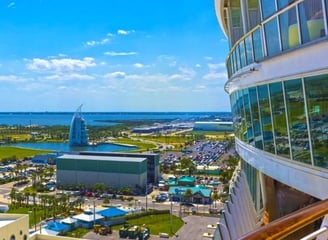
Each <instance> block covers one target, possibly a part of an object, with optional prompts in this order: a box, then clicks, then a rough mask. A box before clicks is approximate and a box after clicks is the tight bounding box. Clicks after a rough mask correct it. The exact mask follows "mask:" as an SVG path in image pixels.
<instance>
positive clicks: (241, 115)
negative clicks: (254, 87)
mask: <svg viewBox="0 0 328 240" xmlns="http://www.w3.org/2000/svg"><path fill="white" fill-rule="evenodd" d="M236 97H237V100H236V101H237V103H236V104H237V114H238V116H237V119H236V122H237V123H239V125H238V137H239V139H240V140H242V141H244V142H245V141H246V138H245V137H246V135H244V132H245V131H246V120H245V110H244V102H243V94H242V91H238V92H237V96H236Z"/></svg>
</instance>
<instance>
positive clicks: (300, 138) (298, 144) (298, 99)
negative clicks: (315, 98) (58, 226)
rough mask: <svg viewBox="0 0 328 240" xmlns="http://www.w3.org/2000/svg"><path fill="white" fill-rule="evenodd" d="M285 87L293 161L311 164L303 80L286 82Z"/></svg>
mask: <svg viewBox="0 0 328 240" xmlns="http://www.w3.org/2000/svg"><path fill="white" fill-rule="evenodd" d="M284 86H285V97H286V106H287V115H288V126H289V135H290V142H291V148H292V159H293V160H296V161H300V162H304V163H310V164H311V156H310V145H309V136H308V128H307V123H306V117H305V107H304V106H305V105H304V97H303V96H304V95H303V88H302V80H301V79H295V80H290V81H286V82H285V83H284Z"/></svg>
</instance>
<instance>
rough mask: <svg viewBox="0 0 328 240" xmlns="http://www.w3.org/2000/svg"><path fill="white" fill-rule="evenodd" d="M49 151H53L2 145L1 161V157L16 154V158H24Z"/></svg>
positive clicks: (0, 149) (0, 150) (0, 148)
mask: <svg viewBox="0 0 328 240" xmlns="http://www.w3.org/2000/svg"><path fill="white" fill-rule="evenodd" d="M49 152H51V151H43V150H34V149H28V148H19V147H8V146H1V147H0V161H1V159H4V158H11V157H13V156H15V158H16V159H23V158H24V157H32V156H34V155H37V154H45V153H49Z"/></svg>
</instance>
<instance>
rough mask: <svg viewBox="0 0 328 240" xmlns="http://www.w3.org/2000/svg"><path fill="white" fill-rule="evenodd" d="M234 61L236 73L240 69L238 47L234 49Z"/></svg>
mask: <svg viewBox="0 0 328 240" xmlns="http://www.w3.org/2000/svg"><path fill="white" fill-rule="evenodd" d="M234 53H235V61H236V71H238V70H239V69H240V55H239V47H238V46H237V47H236V48H235V51H234Z"/></svg>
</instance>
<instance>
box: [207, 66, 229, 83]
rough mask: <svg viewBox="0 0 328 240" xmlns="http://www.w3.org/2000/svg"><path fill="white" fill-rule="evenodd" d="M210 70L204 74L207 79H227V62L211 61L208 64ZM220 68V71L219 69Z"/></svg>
mask: <svg viewBox="0 0 328 240" xmlns="http://www.w3.org/2000/svg"><path fill="white" fill-rule="evenodd" d="M207 66H208V70H209V72H208V73H207V74H205V75H204V76H203V79H205V80H218V79H220V80H227V79H228V76H227V72H226V69H225V63H224V62H221V63H209V64H207ZM218 70H220V71H218Z"/></svg>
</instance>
